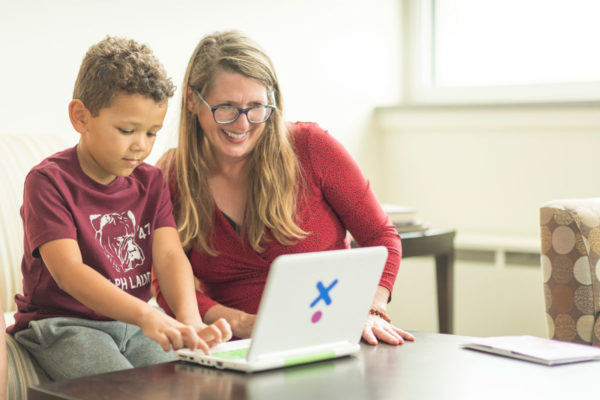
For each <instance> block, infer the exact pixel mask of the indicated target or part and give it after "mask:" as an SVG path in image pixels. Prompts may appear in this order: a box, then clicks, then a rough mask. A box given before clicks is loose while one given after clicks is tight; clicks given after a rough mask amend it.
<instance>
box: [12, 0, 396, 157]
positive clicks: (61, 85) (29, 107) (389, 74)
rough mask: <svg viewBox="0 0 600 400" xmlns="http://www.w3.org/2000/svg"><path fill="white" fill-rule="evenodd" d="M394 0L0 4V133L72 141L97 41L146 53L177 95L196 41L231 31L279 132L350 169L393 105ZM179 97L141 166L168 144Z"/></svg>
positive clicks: (35, 0)
mask: <svg viewBox="0 0 600 400" xmlns="http://www.w3.org/2000/svg"><path fill="white" fill-rule="evenodd" d="M397 3H398V1H396V0H373V1H369V2H365V1H360V0H349V1H348V0H346V1H343V0H305V1H299V0H298V1H276V0H254V1H250V2H248V1H241V0H219V1H210V2H209V1H183V0H170V1H161V0H125V1H120V0H86V1H79V0H53V1H44V0H0V59H1V62H0V88H1V93H2V96H0V133H1V132H9V133H34V134H40V135H45V134H49V133H56V134H63V133H65V134H72V135H76V133H74V131H73V130H72V128H71V126H70V124H69V121H68V117H67V104H68V102H69V100H70V99H71V93H72V89H73V83H74V81H75V77H76V75H77V72H78V68H79V64H80V62H81V59H82V58H83V56H84V54H85V52H86V50H87V49H88V47H89V46H90V45H92V44H93V43H95V42H97V41H99V40H101V39H102V38H104V37H105V36H106V35H108V34H110V35H118V36H126V37H131V38H134V39H136V40H138V41H141V42H144V43H147V44H149V45H150V46H151V47H152V48H153V50H154V51H155V53H156V55H157V56H158V57H159V59H160V60H161V61H162V62H163V64H164V65H165V67H166V69H167V72H168V73H169V74H170V75H171V76H172V77H173V79H174V82H175V83H176V85H177V86H178V87H181V86H182V79H183V74H184V72H185V67H186V65H187V62H188V59H189V57H190V55H191V53H192V51H193V49H194V47H195V46H196V44H197V43H198V41H199V40H200V38H201V37H202V36H203V35H205V34H207V33H210V32H213V31H215V30H226V29H239V30H242V31H244V32H245V33H246V34H248V35H249V36H251V37H252V38H254V39H255V40H256V41H258V42H259V43H260V44H261V45H262V46H263V47H264V48H265V49H266V51H267V53H268V54H269V55H270V56H271V58H272V59H273V61H274V63H275V66H276V69H277V71H278V74H279V78H280V81H281V85H282V90H283V94H284V100H285V103H286V107H287V116H288V119H289V120H303V121H317V122H318V123H319V124H320V125H321V126H322V127H324V128H326V129H328V130H329V131H330V132H331V133H332V134H333V135H334V136H336V137H337V138H338V139H339V140H341V141H342V142H343V143H344V144H345V145H346V146H347V147H348V149H349V150H350V151H351V152H352V153H353V154H354V155H355V156H357V157H358V148H359V145H360V142H361V141H362V137H363V136H364V135H366V134H367V133H366V132H365V129H364V128H365V126H366V124H367V123H368V119H369V116H370V113H371V110H372V109H373V108H374V107H375V106H376V105H379V104H393V103H396V102H397V101H398V99H399V96H400V92H399V85H400V84H399V82H400V74H399V57H398V54H399V51H400V48H399V45H400V33H399V32H400V27H399V25H398V21H399V20H400V18H399V15H400V11H399V5H398V4H397ZM179 97H180V92H179V90H178V92H177V93H176V94H175V96H174V98H173V100H171V103H170V110H169V112H168V114H167V117H166V120H165V122H166V124H165V127H164V129H163V130H162V132H161V133H160V135H159V141H158V142H157V145H156V148H155V150H154V152H153V154H152V155H151V156H150V158H149V161H150V162H153V161H155V160H156V159H157V158H158V157H159V156H160V154H161V153H162V151H164V149H165V148H166V147H168V146H169V145H173V144H174V143H175V141H176V136H175V131H176V125H177V115H178V108H179V103H180V102H179Z"/></svg>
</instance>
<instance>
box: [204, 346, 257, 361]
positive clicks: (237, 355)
mask: <svg viewBox="0 0 600 400" xmlns="http://www.w3.org/2000/svg"><path fill="white" fill-rule="evenodd" d="M248 349H250V348H249V347H243V348H241V349H235V350H228V351H219V352H217V353H211V356H214V357H219V358H226V359H228V360H239V359H245V358H246V356H247V355H248Z"/></svg>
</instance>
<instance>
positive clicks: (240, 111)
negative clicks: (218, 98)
mask: <svg viewBox="0 0 600 400" xmlns="http://www.w3.org/2000/svg"><path fill="white" fill-rule="evenodd" d="M192 91H193V92H194V93H195V94H196V96H198V98H199V99H200V100H202V102H203V103H204V104H206V106H207V107H208V108H209V109H210V111H211V112H212V116H213V120H214V121H215V123H217V124H219V125H226V124H232V123H234V122H235V121H237V119H238V118H239V117H240V115H242V114H245V115H246V119H247V120H248V122H249V123H251V124H264V123H265V122H267V121H268V120H269V118H271V115H273V111H275V110H277V107H276V106H273V105H270V104H267V105H259V106H254V107H248V108H240V107H235V106H211V105H210V104H208V101H206V100H204V97H202V95H201V94H200V92H199V91H198V90H197V89H195V88H192ZM256 108H264V109H267V110H269V112H268V114H267V116H266V117H265V119H264V120H263V121H252V120H251V119H250V116H249V115H248V113H249V112H250V110H254V109H256ZM220 109H221V110H222V109H228V110H236V111H237V115H236V116H235V117H234V118H233V119H232V120H230V121H217V116H216V115H215V112H216V111H217V110H220Z"/></svg>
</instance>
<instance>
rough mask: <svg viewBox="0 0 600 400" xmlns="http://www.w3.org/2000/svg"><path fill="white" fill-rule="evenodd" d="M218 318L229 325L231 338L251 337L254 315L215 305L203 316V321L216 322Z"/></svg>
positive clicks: (254, 320)
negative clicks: (224, 320)
mask: <svg viewBox="0 0 600 400" xmlns="http://www.w3.org/2000/svg"><path fill="white" fill-rule="evenodd" d="M219 318H224V319H226V320H227V321H228V322H229V324H231V332H232V334H233V336H235V337H237V338H240V339H247V338H249V337H250V336H252V329H254V322H256V315H254V314H248V313H246V312H244V311H240V310H236V309H234V308H229V307H225V306H223V305H221V304H217V305H215V306H213V307H211V308H210V309H209V310H208V311H207V312H206V315H205V316H204V320H205V321H208V322H210V321H217V320H218V319H219Z"/></svg>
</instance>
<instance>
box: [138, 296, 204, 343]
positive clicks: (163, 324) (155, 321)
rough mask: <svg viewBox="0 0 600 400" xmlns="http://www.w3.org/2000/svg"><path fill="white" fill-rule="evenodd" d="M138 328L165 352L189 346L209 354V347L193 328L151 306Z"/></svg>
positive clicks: (145, 311)
mask: <svg viewBox="0 0 600 400" xmlns="http://www.w3.org/2000/svg"><path fill="white" fill-rule="evenodd" d="M138 326H139V327H140V328H141V329H142V332H144V335H146V336H147V337H149V338H150V339H152V340H154V341H155V342H157V343H158V344H160V346H161V347H162V348H163V350H164V351H169V350H171V348H172V349H174V350H177V349H181V348H182V347H185V346H187V347H189V348H191V349H195V348H197V347H199V348H201V349H202V350H203V351H204V352H208V349H209V347H208V345H207V344H206V343H205V342H204V341H203V340H202V339H200V337H199V336H198V334H197V333H196V330H195V329H194V328H193V327H191V326H189V325H185V324H182V323H181V322H179V321H177V320H176V319H175V318H172V317H170V316H168V315H167V314H165V313H162V312H160V311H158V310H156V309H154V308H153V307H151V306H148V308H146V309H145V310H144V312H143V315H142V316H141V317H140V320H139V322H138Z"/></svg>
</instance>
